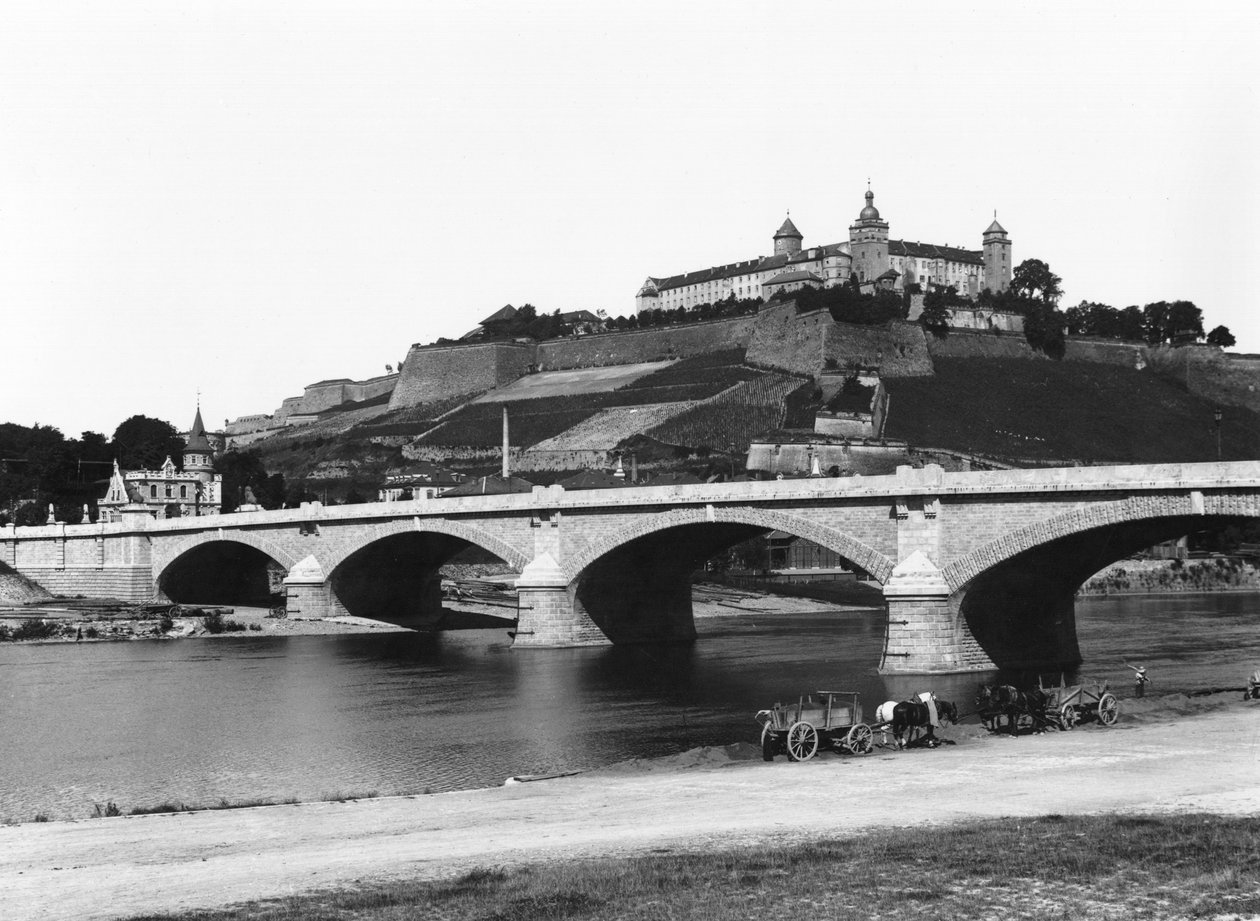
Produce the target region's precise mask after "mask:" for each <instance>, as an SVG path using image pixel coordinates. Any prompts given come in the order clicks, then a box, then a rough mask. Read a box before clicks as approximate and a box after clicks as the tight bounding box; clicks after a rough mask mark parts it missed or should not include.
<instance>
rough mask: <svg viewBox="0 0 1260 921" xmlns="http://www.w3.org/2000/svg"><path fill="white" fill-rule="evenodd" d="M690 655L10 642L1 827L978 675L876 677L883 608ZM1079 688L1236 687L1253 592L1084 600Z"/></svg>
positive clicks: (452, 760) (571, 755) (739, 637)
mask: <svg viewBox="0 0 1260 921" xmlns="http://www.w3.org/2000/svg"><path fill="white" fill-rule="evenodd" d="M697 628H698V631H699V634H700V635H699V639H698V641H697V642H696V643H695V645H694V646H691V647H688V648H685V649H651V648H644V647H636V648H631V647H627V648H619V647H613V648H598V649H569V650H530V651H517V652H514V651H512V650H511V649H510V648H509V645H508V644H509V639H508V637H507V635H506V633H505V632H504V631H502V630H491V631H462V632H452V633H445V634H441V635H439V636H436V637H430V636H421V635H418V634H414V635H413V634H397V633H391V634H376V635H351V636H346V635H342V636H305V637H257V638H256V637H242V638H238V637H232V638H215V639H198V640H189V641H134V642H127V643H90V644H89V643H83V644H6V645H4V646H0V778H3V783H2V785H0V820H10V821H28V820H30V819H31V818H32V817H33V816H34V815H35V814H36V813H41V812H42V813H44V814H46V815H49V816H51V817H53V818H86V817H88V816H90V815H91V814H92V811H93V808H94V806H95V804H98V803H101V804H103V803H105V802H107V801H113V802H115V803H117V804H118V806H119V807H120V808H121V809H122V810H123V811H124V812H126V811H129V810H130V809H132V808H135V807H146V806H153V805H156V804H158V803H162V802H167V801H172V800H173V801H179V802H184V803H187V804H189V805H210V804H215V803H218V802H219V801H220V800H221V799H227V800H229V801H240V800H246V799H256V798H272V799H283V798H286V797H296V798H298V799H302V800H308V799H318V798H320V797H321V796H325V795H334V794H361V793H366V792H371V791H374V792H377V793H379V794H381V795H388V794H395V793H420V792H424V791H434V792H436V791H445V790H454V789H461V788H469V787H479V786H488V785H497V784H500V783H502V782H503V781H504V779H505V778H507V777H509V776H512V775H516V774H532V773H548V772H553V771H564V770H580V769H585V768H592V767H596V766H599V765H604V764H609V763H612V762H616V761H620V760H624V759H628V758H633V757H650V756H656V755H664V754H670V753H675V752H679V751H684V750H686V749H689V748H694V747H696V746H700V745H725V744H728V743H731V742H736V741H749V742H755V741H756V740H757V738H758V727H757V725H756V723H755V722H754V719H753V715H754V713H755V712H756V711H757V710H758V709H761V708H763V707H767V706H769V705H771V704H772V703H774V702H775V701H777V700H789V699H795V697H796V696H797V695H798V694H800V693H801V692H804V691H810V690H817V689H829V690H856V691H860V692H861V693H862V699H863V702H864V704H865V705H866V706H867V711H868V718H869V717H870V715H871V714H872V712H873V709H874V707H875V706H876V705H877V704H878V703H879V702H880V701H883V700H886V699H900V698H904V697H905V696H907V695H909V694H910V693H912V692H915V691H919V690H924V689H927V688H932V689H934V690H935V691H936V692H937V694H938V696H939V697H941V698H942V699H947V700H949V699H952V700H955V701H957V702H958V703H959V704H960V710H961V711H964V712H966V711H969V710H970V709H971V701H972V699H973V698H974V694H975V688H976V686H977V684H978V683H979V682H980V680H981V679H982V678H983V677H985V676H980V675H966V676H949V677H944V678H941V677H937V678H881V677H880V676H879V675H877V674H876V673H875V668H876V665H877V664H878V660H879V652H880V648H881V644H882V637H883V629H884V628H883V619H882V614H881V613H880V612H877V611H863V610H852V609H849V610H843V611H836V612H834V613H827V614H814V615H768V614H746V615H740V614H736V615H734V616H729V617H722V618H712V619H701V620H698V621H697ZM1077 629H1078V635H1079V638H1080V646H1081V652H1082V655H1083V656H1084V658H1085V663H1084V665H1082V667H1081V672H1082V673H1084V674H1087V675H1090V676H1094V677H1100V678H1107V679H1109V680H1110V681H1111V683H1112V687H1113V688H1118V689H1119V690H1120V696H1121V697H1122V698H1123V697H1124V696H1126V695H1127V694H1128V693H1129V692H1130V687H1131V683H1132V672H1131V671H1130V670H1129V669H1128V668H1127V667H1126V666H1125V662H1126V660H1127V661H1128V662H1131V663H1133V664H1142V665H1145V666H1147V668H1148V670H1149V672H1150V676H1151V678H1152V687H1151V688H1150V690H1149V693H1150V694H1152V695H1155V694H1161V693H1171V692H1174V691H1182V692H1192V691H1195V690H1204V689H1208V688H1220V687H1241V686H1242V685H1243V683H1244V682H1245V678H1246V675H1247V674H1249V673H1250V672H1251V670H1252V669H1254V668H1256V667H1258V666H1260V594H1255V593H1221V594H1201V595H1145V596H1120V597H1111V598H1088V599H1081V600H1079V601H1078V602H1077Z"/></svg>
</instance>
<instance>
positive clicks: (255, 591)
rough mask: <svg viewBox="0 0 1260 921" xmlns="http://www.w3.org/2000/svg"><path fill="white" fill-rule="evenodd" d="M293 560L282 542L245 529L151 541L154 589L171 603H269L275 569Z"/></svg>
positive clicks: (286, 566) (288, 565) (285, 567)
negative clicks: (152, 543)
mask: <svg viewBox="0 0 1260 921" xmlns="http://www.w3.org/2000/svg"><path fill="white" fill-rule="evenodd" d="M296 562H297V560H296V559H295V558H294V557H293V555H292V554H291V553H289V551H288V550H286V549H285V548H284V547H283V546H281V545H279V544H277V543H276V542H275V541H272V540H269V539H268V538H266V537H262V536H260V535H258V534H255V533H252V532H250V531H229V530H222V531H219V530H214V531H200V532H197V533H195V534H188V535H180V536H179V537H175V538H173V539H166V538H163V539H162V540H160V541H155V545H154V548H153V573H154V579H153V584H154V589H155V591H156V593H157V594H158V595H159V596H160V597H166V598H169V599H170V600H172V601H178V602H192V603H202V604H270V603H271V601H272V596H273V595H274V594H275V593H276V592H275V591H273V589H276V590H277V591H278V589H277V586H276V584H275V583H276V582H277V581H278V578H279V576H278V575H275V576H273V575H272V573H276V572H277V571H280V572H284V573H287V572H288V571H289V570H290V569H292V568H293V566H294V564H295V563H296Z"/></svg>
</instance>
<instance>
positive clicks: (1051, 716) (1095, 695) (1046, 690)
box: [1037, 673, 1120, 729]
mask: <svg viewBox="0 0 1260 921" xmlns="http://www.w3.org/2000/svg"><path fill="white" fill-rule="evenodd" d="M1079 680H1080V681H1081V683H1080V684H1067V683H1065V681H1064V677H1063V675H1062V673H1060V674H1059V676H1058V682H1059V683H1058V684H1050V685H1047V684H1046V683H1045V681H1044V679H1043V678H1042V677H1039V678H1038V679H1037V685H1038V688H1039V690H1040V691H1041V693H1042V694H1044V695H1045V696H1046V711H1045V713H1046V719H1047V721H1048V722H1052V723H1054V724H1055V725H1057V726H1058V727H1059V728H1060V729H1071V728H1073V727H1074V726H1076V725H1078V724H1079V723H1084V722H1088V721H1089V720H1097V721H1098V722H1100V723H1102V724H1103V725H1104V726H1114V725H1115V723H1116V720H1118V719H1119V718H1120V702H1119V701H1117V700H1116V696H1115V695H1114V694H1112V693H1111V692H1110V691H1109V690H1107V682H1106V681H1100V680H1098V679H1096V678H1080V679H1079Z"/></svg>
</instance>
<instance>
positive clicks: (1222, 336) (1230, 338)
mask: <svg viewBox="0 0 1260 921" xmlns="http://www.w3.org/2000/svg"><path fill="white" fill-rule="evenodd" d="M1207 341H1208V345H1218V346H1220V347H1221V348H1223V349H1227V348H1229V347H1230V346H1232V345H1234V344H1235V342H1237V340H1236V339H1234V334H1233V333H1231V332H1230V331H1229V327H1228V326H1218V327H1216V328H1215V329H1214V330H1212V331H1211V332H1210V333H1208V334H1207Z"/></svg>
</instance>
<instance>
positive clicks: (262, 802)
mask: <svg viewBox="0 0 1260 921" xmlns="http://www.w3.org/2000/svg"><path fill="white" fill-rule="evenodd" d="M425 792H426V793H427V792H429V791H428V790H426V791H425ZM378 796H380V793H378V792H377V791H376V790H365V791H363V792H361V793H343V792H341V791H332V792H327V793H321V794H320V796H319V799H318V800H316V801H317V802H321V803H349V802H352V801H354V800H358V799H375V798H376V797H378ZM299 802H301V801H300V800H299V799H298V798H297V797H295V796H288V797H285V798H284V799H272V798H270V797H254V798H251V799H242V800H228V799H220V800H219V801H218V802H217V803H212V804H210V805H208V806H189V805H188V804H187V803H184V802H182V801H179V800H167V801H166V802H162V803H157V804H155V805H153V806H137V807H135V808H134V809H132V810H130V811H129V812H128V813H127V815H167V814H172V813H177V812H206V811H209V810H218V809H252V808H254V807H255V806H292V805H295V804H297V803H299ZM122 814H123V813H122V810H121V809H119V808H118V806H116V805H115V804H114V803H113V802H112V801H111V802H109V803H108V804H107V805H106V806H104V807H102V806H101V805H99V804H98V805H97V806H96V811H95V812H94V813H93V818H98V819H99V818H104V817H110V816H117V815H122ZM35 821H36V822H40V821H43V822H46V821H48V819H47V818H44V819H40V818H39V817H36V819H35Z"/></svg>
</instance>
